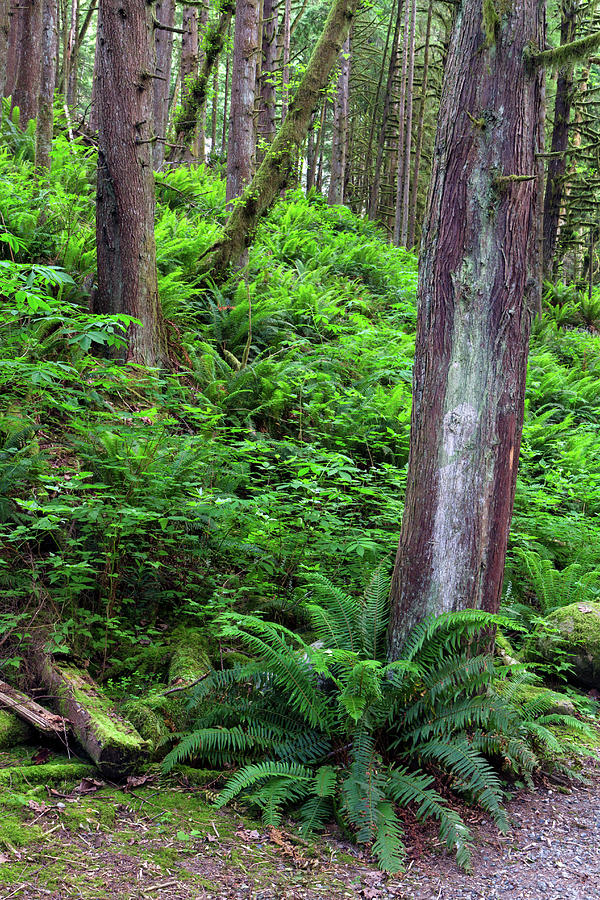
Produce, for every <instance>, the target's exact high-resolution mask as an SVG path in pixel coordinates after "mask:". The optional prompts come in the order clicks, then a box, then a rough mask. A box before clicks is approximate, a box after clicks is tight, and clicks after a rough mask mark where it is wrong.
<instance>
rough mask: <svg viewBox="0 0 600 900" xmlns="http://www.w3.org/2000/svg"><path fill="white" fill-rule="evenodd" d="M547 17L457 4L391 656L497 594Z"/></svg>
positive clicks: (523, 348) (532, 250) (512, 456)
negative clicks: (419, 628) (441, 617)
mask: <svg viewBox="0 0 600 900" xmlns="http://www.w3.org/2000/svg"><path fill="white" fill-rule="evenodd" d="M544 24H545V23H544V11H543V6H542V5H541V4H539V2H538V0H514V2H513V3H512V4H510V6H508V7H505V12H504V14H503V16H502V19H501V21H500V22H499V23H498V28H497V31H496V35H495V39H494V41H492V42H491V43H488V42H486V36H485V34H484V31H483V27H482V8H481V0H463V2H462V3H461V5H460V6H459V8H458V10H457V18H456V22H455V25H454V29H453V33H452V38H451V41H450V48H449V53H448V60H447V66H446V72H445V75H444V87H443V92H442V102H441V108H440V116H439V120H438V131H437V137H436V145H435V153H434V164H433V171H432V177H431V184H430V188H429V200H428V211H427V216H426V222H425V225H424V240H423V251H422V257H421V267H420V276H419V312H418V323H417V346H416V357H415V372H414V401H413V411H412V427H411V441H410V459H409V466H408V482H407V492H406V501H405V509H404V518H403V522H402V530H401V537H400V544H399V549H398V555H397V558H396V565H395V568H394V575H393V580H392V592H391V599H392V615H391V624H390V633H389V638H390V655H391V657H392V658H395V657H397V656H399V654H400V653H401V650H402V644H403V642H404V640H405V638H406V635H407V634H408V633H409V632H410V630H411V629H412V628H413V627H414V626H415V625H416V624H417V623H418V622H420V621H421V620H422V619H423V618H425V617H426V616H428V615H431V614H436V615H437V614H440V613H443V612H447V611H451V610H456V609H463V608H465V607H477V608H482V609H485V610H490V611H495V610H497V608H498V605H499V601H500V592H501V587H502V577H503V570H504V559H505V553H506V543H507V537H508V530H509V525H510V519H511V515H512V506H513V498H514V490H515V483H516V475H517V461H518V457H519V447H520V440H521V431H522V425H523V406H524V393H525V374H526V364H527V350H528V342H529V330H530V318H531V306H532V305H535V302H536V301H537V296H538V293H539V277H538V276H539V268H538V264H539V256H538V254H539V240H538V229H539V221H538V216H537V215H536V213H537V202H538V191H539V190H540V189H541V185H540V184H539V181H540V179H539V174H538V164H537V157H536V153H537V152H538V151H541V150H542V144H543V131H542V128H541V127H540V121H541V117H540V115H539V110H540V106H541V105H542V103H543V74H542V73H541V72H540V71H539V69H536V68H535V67H530V66H528V65H527V62H526V59H525V57H526V53H525V51H526V49H527V48H528V47H529V46H530V42H531V43H533V45H534V46H540V45H542V42H543V39H544ZM519 179H521V180H519ZM532 301H533V304H532Z"/></svg>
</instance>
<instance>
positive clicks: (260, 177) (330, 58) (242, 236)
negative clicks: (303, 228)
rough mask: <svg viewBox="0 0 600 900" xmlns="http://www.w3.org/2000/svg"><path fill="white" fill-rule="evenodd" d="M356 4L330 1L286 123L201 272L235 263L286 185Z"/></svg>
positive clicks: (354, 1)
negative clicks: (323, 23)
mask: <svg viewBox="0 0 600 900" xmlns="http://www.w3.org/2000/svg"><path fill="white" fill-rule="evenodd" d="M359 3H360V0H334V2H333V4H332V6H331V9H330V11H329V15H328V17H327V21H326V22H325V27H324V29H323V33H322V34H321V37H320V38H319V40H318V42H317V45H316V47H315V49H314V51H313V53H312V56H311V58H310V60H309V63H308V66H307V67H306V70H305V72H304V75H303V76H302V79H301V81H300V84H299V85H298V90H297V91H296V94H295V96H294V98H293V100H292V102H291V104H290V108H289V110H288V114H287V116H286V118H285V122H284V123H283V124H282V126H281V128H280V129H279V131H278V133H277V135H276V137H275V139H274V141H273V143H272V144H271V146H270V148H269V152H268V153H267V155H266V157H265V159H264V160H263V163H262V165H261V167H260V169H259V170H258V172H257V173H256V175H255V177H254V179H253V180H252V183H251V184H250V185H249V186H248V187H247V188H246V190H245V191H244V194H243V197H242V198H241V200H240V202H239V203H236V205H235V207H234V209H233V212H232V213H231V215H230V217H229V220H228V222H227V225H226V226H225V231H224V233H223V237H222V239H221V240H220V241H219V242H218V243H217V244H216V245H215V248H214V252H213V253H211V254H210V256H208V257H207V259H206V261H205V263H204V265H202V266H201V270H202V271H205V272H207V271H210V270H213V271H215V272H216V273H222V272H224V271H225V269H226V268H227V267H228V266H229V265H230V264H232V263H235V262H237V261H238V260H239V259H240V257H241V256H242V254H243V253H244V251H245V249H246V247H247V245H248V243H249V241H250V237H251V235H252V231H253V229H254V227H255V226H256V224H257V222H258V220H259V219H260V217H261V216H263V215H264V214H265V212H266V211H267V210H268V209H269V208H270V206H271V205H272V203H273V202H274V200H275V199H276V198H277V197H278V196H279V194H280V193H281V191H282V190H284V189H285V188H286V187H287V185H288V184H289V179H290V177H291V175H292V173H293V171H294V163H295V160H296V154H297V150H298V147H300V146H301V144H302V142H303V141H304V139H305V137H306V134H307V131H308V128H309V125H310V120H311V116H312V114H313V112H314V111H315V110H316V109H317V108H318V105H319V103H321V102H322V100H323V95H324V92H325V90H326V88H327V84H328V82H329V76H330V74H331V70H332V68H333V66H334V65H335V63H336V61H337V59H338V56H339V53H340V50H341V48H342V45H343V44H344V41H345V40H346V38H347V36H348V34H349V33H350V26H351V25H352V21H353V19H354V16H355V15H356V10H357V8H358V6H359Z"/></svg>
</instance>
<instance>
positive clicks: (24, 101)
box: [12, 0, 43, 129]
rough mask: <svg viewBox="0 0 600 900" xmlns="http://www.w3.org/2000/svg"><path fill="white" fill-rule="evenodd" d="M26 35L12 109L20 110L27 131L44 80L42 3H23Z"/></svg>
mask: <svg viewBox="0 0 600 900" xmlns="http://www.w3.org/2000/svg"><path fill="white" fill-rule="evenodd" d="M23 4H24V7H25V8H24V11H23V32H22V34H21V40H20V47H19V51H18V52H19V65H18V69H17V75H16V81H15V86H14V90H13V92H12V107H13V108H14V107H15V106H18V107H19V112H20V119H19V122H20V125H21V128H23V129H25V128H26V127H27V123H28V122H29V120H30V119H35V118H37V113H38V97H39V92H40V81H41V77H42V8H43V0H23Z"/></svg>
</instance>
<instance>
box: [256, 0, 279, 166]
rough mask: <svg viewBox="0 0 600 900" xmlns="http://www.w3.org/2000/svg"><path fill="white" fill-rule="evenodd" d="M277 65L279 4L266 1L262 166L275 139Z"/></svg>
mask: <svg viewBox="0 0 600 900" xmlns="http://www.w3.org/2000/svg"><path fill="white" fill-rule="evenodd" d="M276 65H277V3H276V2H275V0H264V5H263V31H262V66H261V70H260V104H259V108H258V123H257V128H256V131H257V139H258V148H257V151H256V159H257V162H258V163H259V164H260V163H261V162H262V161H263V159H264V157H265V148H266V147H267V145H268V144H270V143H271V141H272V140H273V138H274V137H275V132H276V128H275V101H276V91H275V67H276Z"/></svg>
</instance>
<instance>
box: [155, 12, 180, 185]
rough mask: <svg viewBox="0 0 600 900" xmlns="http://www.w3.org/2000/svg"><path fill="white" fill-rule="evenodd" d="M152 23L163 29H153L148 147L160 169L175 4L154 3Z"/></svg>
mask: <svg viewBox="0 0 600 900" xmlns="http://www.w3.org/2000/svg"><path fill="white" fill-rule="evenodd" d="M154 15H155V17H156V21H157V22H158V23H159V24H160V25H166V28H155V29H154V60H155V69H154V73H155V76H156V77H155V79H154V83H153V85H152V111H153V121H154V134H155V136H156V141H155V143H154V145H153V147H152V163H153V165H154V168H155V169H157V170H158V169H161V168H162V165H163V163H164V161H165V138H166V134H167V122H168V118H169V95H170V91H171V64H172V60H173V32H172V31H170V30H169V29H170V28H173V27H174V25H175V0H158V2H157V3H156V5H155V7H154Z"/></svg>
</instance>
